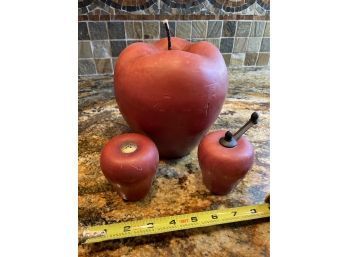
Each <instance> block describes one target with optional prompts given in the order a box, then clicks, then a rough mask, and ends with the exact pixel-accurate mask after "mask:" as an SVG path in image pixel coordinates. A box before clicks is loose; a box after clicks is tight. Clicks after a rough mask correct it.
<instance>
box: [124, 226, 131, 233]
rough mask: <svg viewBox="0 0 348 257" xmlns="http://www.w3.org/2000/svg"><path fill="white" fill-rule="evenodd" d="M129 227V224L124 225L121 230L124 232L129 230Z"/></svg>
mask: <svg viewBox="0 0 348 257" xmlns="http://www.w3.org/2000/svg"><path fill="white" fill-rule="evenodd" d="M130 228H131V226H124V227H123V231H124V232H129V231H130Z"/></svg>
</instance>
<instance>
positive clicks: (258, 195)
mask: <svg viewBox="0 0 348 257" xmlns="http://www.w3.org/2000/svg"><path fill="white" fill-rule="evenodd" d="M229 81H230V85H229V90H228V97H227V98H226V101H225V103H224V106H223V109H222V112H221V114H220V116H219V118H218V119H217V120H216V122H215V124H214V125H213V126H212V128H211V130H217V129H227V128H231V129H232V131H236V130H237V129H238V128H239V127H241V126H242V125H243V124H244V123H245V122H246V121H247V120H248V119H249V117H250V114H251V113H252V112H253V111H257V112H258V113H259V114H260V122H259V124H258V125H257V126H256V127H254V128H252V129H250V130H249V131H248V132H247V133H246V135H247V137H248V138H249V139H250V141H251V142H252V143H253V145H254V147H255V152H256V157H255V163H254V166H253V168H252V170H251V171H249V173H248V174H247V175H246V177H245V178H244V179H243V180H242V181H241V183H240V184H238V186H237V187H236V189H235V190H234V191H233V192H231V193H230V194H228V195H226V196H215V195H212V194H211V193H210V192H209V191H208V190H207V189H206V188H205V186H204V185H203V183H202V175H201V171H200V168H199V165H198V160H197V148H196V149H195V150H194V151H192V152H191V154H190V155H188V156H186V157H183V158H181V159H175V160H170V161H160V164H159V167H158V170H157V175H156V178H155V180H154V184H153V186H152V190H151V193H150V194H149V195H148V196H147V197H146V198H145V199H144V200H143V201H139V202H124V201H123V200H122V199H121V198H120V197H119V196H118V195H117V193H116V192H114V191H113V190H112V187H111V186H110V185H109V183H108V182H107V181H106V179H105V178H104V176H103V174H102V172H101V170H100V167H99V155H100V151H101V149H102V147H103V145H104V144H105V143H106V142H107V141H108V140H109V139H110V138H111V137H113V136H115V135H118V134H121V133H125V132H130V131H131V130H130V128H129V127H128V126H127V124H126V122H125V121H124V119H123V118H122V116H121V114H120V112H119V110H118V108H117V104H116V102H115V100H114V95H113V86H112V82H113V79H112V77H99V78H89V79H86V78H85V79H81V80H79V159H78V161H79V175H78V181H79V187H78V194H79V196H78V197H79V199H78V200H79V203H78V207H79V227H80V228H82V227H83V226H88V225H97V224H107V223H112V222H120V221H130V220H135V219H142V218H151V217H160V216H167V215H174V214H184V213H190V212H197V211H204V210H212V209H220V208H230V207H235V206H243V205H251V204H258V203H262V202H263V201H264V198H265V196H266V195H267V193H268V192H269V70H265V69H263V70H254V71H238V70H231V71H230V76H229ZM269 255H270V253H269V222H267V221H253V222H243V223H238V224H225V225H218V226H213V227H207V228H198V229H191V230H186V231H177V232H171V233H165V234H161V235H155V236H144V237H136V238H127V239H121V240H114V241H106V242H101V243H97V244H90V245H80V246H79V256H89V257H93V256H100V257H108V256H219V257H223V256H241V257H252V256H269Z"/></svg>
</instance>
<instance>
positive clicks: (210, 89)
mask: <svg viewBox="0 0 348 257" xmlns="http://www.w3.org/2000/svg"><path fill="white" fill-rule="evenodd" d="M166 28H167V27H166ZM167 31H168V34H167V36H168V37H167V38H163V39H161V40H159V41H157V42H155V43H150V44H148V43H142V42H138V43H134V44H131V45H130V46H128V47H127V48H125V49H124V50H123V51H122V53H121V54H120V56H119V59H118V60H117V63H116V67H115V74H114V87H115V95H116V101H117V103H118V106H119V109H120V112H121V113H122V115H123V117H124V119H125V120H126V121H127V123H128V124H129V126H130V127H131V128H132V129H133V130H134V131H136V132H141V133H144V134H146V135H147V136H149V137H150V138H151V139H152V140H153V141H154V142H155V144H156V146H157V148H158V150H159V153H160V156H161V157H164V158H176V157H181V156H184V155H187V154H188V153H189V152H190V151H191V150H192V149H193V148H194V147H195V146H196V145H197V144H198V143H199V141H200V139H201V138H202V136H203V135H204V134H205V133H206V132H207V131H208V130H209V127H210V126H211V125H212V124H213V123H214V121H215V120H216V118H217V117H218V115H219V113H220V110H221V108H222V105H223V102H224V99H225V95H226V92H227V86H228V78H227V69H226V65H225V62H224V60H223V57H222V55H221V53H220V52H219V49H218V48H216V47H215V46H214V45H213V44H211V43H209V42H198V43H191V42H188V41H186V40H184V39H181V38H175V37H170V34H169V30H167Z"/></svg>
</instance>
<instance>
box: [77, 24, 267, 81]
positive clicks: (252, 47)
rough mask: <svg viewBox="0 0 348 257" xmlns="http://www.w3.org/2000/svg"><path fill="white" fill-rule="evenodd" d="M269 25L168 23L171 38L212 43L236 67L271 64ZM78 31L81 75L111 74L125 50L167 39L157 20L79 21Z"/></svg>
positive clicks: (230, 64)
mask: <svg viewBox="0 0 348 257" xmlns="http://www.w3.org/2000/svg"><path fill="white" fill-rule="evenodd" d="M269 24H270V23H269V21H258V20H257V21H254V20H246V21H244V20H228V21H226V20H192V21H188V20H176V21H170V22H169V26H170V31H171V35H172V36H177V37H182V38H186V39H187V40H189V41H191V42H198V41H208V42H211V43H212V44H214V45H215V46H216V47H217V48H219V50H220V52H221V53H222V56H223V57H224V60H225V62H226V65H227V66H230V67H233V68H242V67H243V68H246V67H250V68H252V67H263V66H268V65H269V56H270V54H269V52H270V38H269V28H270V26H269ZM78 29H79V31H78V32H79V33H78V39H79V42H78V44H79V46H78V53H79V71H78V72H79V76H95V75H103V74H112V73H113V69H114V66H115V63H116V61H117V58H118V56H119V54H120V53H121V51H122V50H123V49H124V48H126V47H127V46H129V45H130V44H132V43H135V42H141V41H142V42H153V41H154V40H158V39H160V38H163V37H165V31H164V29H163V26H162V23H161V22H159V21H158V20H131V21H128V20H127V21H124V20H116V21H80V22H78Z"/></svg>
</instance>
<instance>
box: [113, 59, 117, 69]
mask: <svg viewBox="0 0 348 257" xmlns="http://www.w3.org/2000/svg"><path fill="white" fill-rule="evenodd" d="M117 59H118V58H112V67H113V70H115V66H116V63H117Z"/></svg>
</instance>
